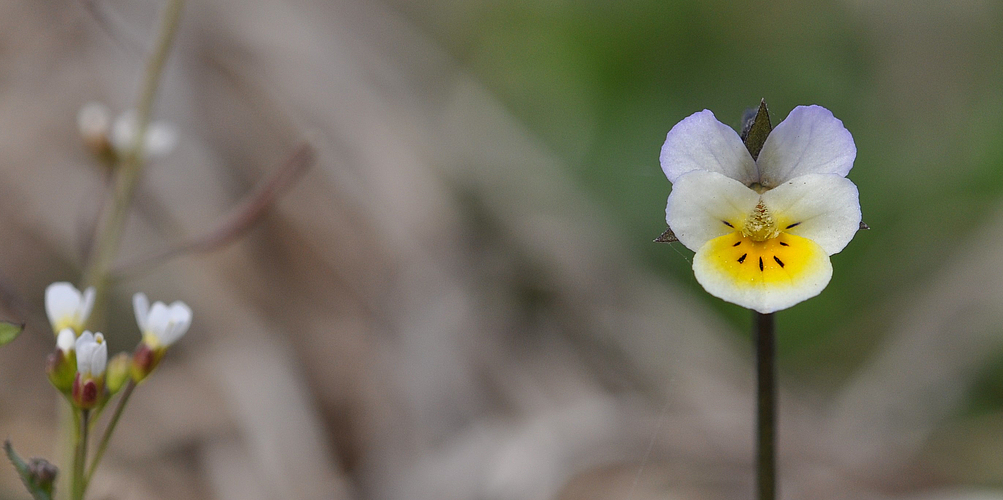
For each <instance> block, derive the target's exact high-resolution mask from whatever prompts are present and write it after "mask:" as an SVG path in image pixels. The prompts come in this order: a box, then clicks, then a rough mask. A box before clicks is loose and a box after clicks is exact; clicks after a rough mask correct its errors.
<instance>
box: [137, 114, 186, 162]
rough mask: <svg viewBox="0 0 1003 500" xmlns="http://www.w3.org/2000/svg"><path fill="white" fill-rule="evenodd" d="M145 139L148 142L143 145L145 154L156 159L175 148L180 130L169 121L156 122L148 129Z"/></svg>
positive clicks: (148, 157)
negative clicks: (168, 122)
mask: <svg viewBox="0 0 1003 500" xmlns="http://www.w3.org/2000/svg"><path fill="white" fill-rule="evenodd" d="M145 140H146V143H145V145H144V146H143V147H144V151H143V153H144V156H146V158H147V159H150V160H154V159H157V158H162V157H164V156H165V155H167V154H168V153H170V152H171V151H172V150H174V147H175V146H176V145H177V144H178V132H177V130H175V129H174V127H172V126H170V125H169V124H167V123H162V122H154V123H151V124H150V125H149V128H148V129H147V130H146V139H145Z"/></svg>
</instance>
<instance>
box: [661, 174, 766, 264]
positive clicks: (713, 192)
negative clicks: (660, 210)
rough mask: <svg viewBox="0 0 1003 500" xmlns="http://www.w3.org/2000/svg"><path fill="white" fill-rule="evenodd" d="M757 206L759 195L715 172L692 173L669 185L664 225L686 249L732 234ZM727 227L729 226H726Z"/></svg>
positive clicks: (697, 247) (692, 248)
mask: <svg viewBox="0 0 1003 500" xmlns="http://www.w3.org/2000/svg"><path fill="white" fill-rule="evenodd" d="M757 203H759V194H758V193H756V192H755V191H753V190H751V189H749V188H747V187H745V185H744V184H742V183H741V182H739V181H736V180H734V179H731V178H728V177H725V176H724V175H722V174H719V173H717V172H705V171H694V172H690V173H688V174H685V175H682V176H680V177H679V178H678V179H676V182H675V183H674V184H673V185H672V192H671V193H670V194H669V201H668V204H667V205H666V207H665V221H666V222H668V224H669V228H670V229H672V232H673V233H675V235H676V238H679V241H680V242H681V243H682V244H683V245H686V248H689V249H690V250H693V251H696V250H698V249H699V248H700V247H702V246H703V245H704V243H706V242H707V241H708V240H711V239H713V238H716V237H718V236H721V235H724V234H728V233H732V232H735V231H736V229H735V228H740V227H742V226H741V224H742V223H743V222H744V221H745V219H746V218H747V217H748V216H749V214H750V213H751V212H752V210H753V209H754V208H755V207H756V204H757ZM728 224H731V226H729V225H728Z"/></svg>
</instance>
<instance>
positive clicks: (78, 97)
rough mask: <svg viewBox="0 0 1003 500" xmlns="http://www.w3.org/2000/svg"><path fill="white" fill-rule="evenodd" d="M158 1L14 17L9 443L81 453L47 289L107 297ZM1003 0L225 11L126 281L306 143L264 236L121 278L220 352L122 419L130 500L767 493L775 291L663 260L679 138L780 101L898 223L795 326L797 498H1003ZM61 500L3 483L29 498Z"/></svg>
mask: <svg viewBox="0 0 1003 500" xmlns="http://www.w3.org/2000/svg"><path fill="white" fill-rule="evenodd" d="M162 5H163V3H162V2H161V1H153V0H10V1H6V2H3V3H0V131H2V132H0V230H2V234H3V243H2V245H0V292H2V293H0V297H2V299H3V300H2V301H0V302H2V305H3V314H4V316H5V317H8V318H13V319H17V320H23V321H26V322H27V324H28V329H27V331H26V333H25V334H24V335H22V336H21V338H19V339H18V340H17V341H16V342H14V343H12V344H10V345H8V346H6V347H4V348H3V349H0V381H2V383H0V435H2V436H3V437H9V438H11V439H12V440H13V442H14V444H15V446H16V447H17V448H18V449H19V451H20V452H21V453H22V455H25V456H49V457H51V456H52V455H53V450H54V443H55V436H54V432H55V428H56V415H57V412H56V400H55V399H56V398H55V391H53V390H52V389H51V387H50V386H49V384H48V381H47V380H46V378H45V374H44V362H45V357H46V356H47V354H48V353H49V352H51V351H52V349H53V345H54V344H53V337H52V336H51V331H50V329H49V326H48V324H47V321H46V319H45V315H44V309H43V293H44V289H45V286H46V285H48V284H49V283H51V282H53V281H64V280H65V281H72V282H76V283H79V280H80V273H81V270H82V268H83V265H84V257H83V249H85V248H86V247H87V241H88V239H89V238H90V233H91V231H92V228H93V225H94V220H95V218H96V217H97V213H98V211H99V209H100V206H101V204H102V200H103V199H104V198H105V197H106V195H107V172H105V171H103V170H102V168H101V166H100V164H99V163H98V162H96V161H95V160H94V159H93V158H92V157H91V156H90V155H89V154H88V152H87V151H86V149H85V148H84V147H83V144H82V142H81V139H80V137H79V135H78V133H77V129H76V114H77V111H78V110H79V109H80V107H81V106H82V105H83V104H84V103H85V102H88V101H94V100H97V101H102V102H104V103H106V104H107V105H108V106H109V107H111V108H112V109H113V110H114V111H115V112H121V111H124V110H125V109H128V108H129V107H131V106H132V105H133V102H134V100H135V96H136V93H137V89H138V85H139V81H140V78H141V75H142V71H143V66H144V57H145V56H144V54H145V53H146V52H147V51H148V50H149V47H150V45H151V44H152V38H153V33H154V32H155V26H156V23H157V13H158V11H159V9H160V7H161V6H162ZM1001 27H1003V4H1001V3H999V2H994V1H979V0H969V1H949V0H931V1H925V2H894V1H886V2H877V1H876V2H867V1H860V0H843V1H837V2H792V1H780V2H766V1H754V2H739V3H736V2H725V1H722V0H704V1H671V2H667V1H660V0H623V1H620V2H603V1H577V2H576V1H567V0H565V1H561V0H536V1H528V0H507V1H504V2H488V1H483V0H426V1H423V2H411V1H405V0H288V1H283V2H246V1H240V0H191V1H189V2H188V4H187V6H186V10H185V16H184V19H183V21H182V26H181V30H180V33H179V38H178V41H177V43H176V45H175V47H174V50H173V52H172V54H171V58H170V60H169V63H168V66H167V70H166V74H165V78H164V82H163V85H162V87H161V91H160V93H159V96H158V100H157V104H156V107H155V117H156V118H157V119H159V120H165V121H169V122H171V123H172V124H174V126H175V127H176V128H177V129H178V131H179V135H180V142H179V145H178V148H177V149H176V150H175V151H174V152H173V153H171V154H170V155H169V156H167V157H165V158H163V159H162V160H159V161H156V162H154V163H151V164H150V165H148V167H147V169H146V171H145V173H144V176H143V179H142V182H141V185H140V188H139V192H138V194H137V197H136V204H135V210H134V211H133V213H132V216H131V218H130V219H129V222H128V225H127V228H126V236H125V240H124V243H123V246H122V250H121V253H120V257H119V259H118V263H119V264H122V265H125V264H128V263H129V262H136V261H137V260H140V259H142V258H143V257H144V256H148V255H151V254H156V253H157V252H158V251H162V250H163V249H165V248H170V247H172V246H173V245H174V244H175V243H176V242H178V241H180V240H182V239H184V238H185V237H186V235H196V234H202V233H205V232H206V231H209V230H211V229H212V228H213V227H216V226H217V225H218V224H219V221H221V220H224V219H225V217H227V216H228V214H231V213H232V209H233V207H235V206H238V205H239V204H240V203H241V201H242V200H246V199H247V196H248V193H250V192H252V191H253V190H254V189H255V186H258V185H260V184H261V183H262V182H263V181H264V180H265V179H267V178H268V177H269V175H271V174H272V173H273V172H275V171H276V169H277V168H279V167H280V166H281V165H282V164H283V162H284V161H286V159H287V158H288V157H289V156H290V155H292V154H293V152H294V151H296V149H297V147H298V145H299V144H301V143H303V142H304V141H306V142H308V143H309V144H310V145H312V147H313V148H314V150H315V152H316V161H315V162H314V164H313V165H312V167H311V168H310V169H309V170H308V171H307V172H306V173H305V174H304V175H303V176H302V177H301V178H300V179H299V180H298V182H297V183H295V184H294V185H292V186H291V188H290V189H288V190H287V191H286V193H285V195H284V196H283V197H282V198H281V199H280V200H279V201H278V202H277V203H276V204H275V205H274V207H273V208H272V210H270V211H269V212H268V213H267V214H266V215H265V216H264V217H263V218H262V219H261V220H260V222H259V223H258V224H257V225H256V226H255V227H254V228H253V229H252V230H251V231H250V232H249V233H248V235H247V236H246V237H245V238H243V239H241V240H239V241H238V242H236V243H235V244H233V245H230V246H228V247H226V248H225V249H221V250H219V251H216V252H211V253H193V254H189V255H184V256H181V257H178V258H175V259H173V260H170V261H169V262H167V263H166V264H163V265H159V266H156V267H150V268H143V269H139V270H138V271H137V270H135V269H133V271H132V272H130V273H126V274H120V275H116V280H115V281H114V284H113V287H112V290H111V296H110V298H109V303H108V308H107V311H104V312H103V314H104V318H105V320H104V323H105V326H104V331H105V333H106V335H107V337H108V338H109V342H110V346H111V352H117V351H120V350H131V349H132V348H133V347H134V345H135V344H136V342H137V341H138V339H139V335H138V332H137V328H136V326H135V322H134V319H133V314H132V310H131V301H130V298H131V296H132V294H133V293H135V292H137V291H145V292H146V293H147V295H149V296H150V298H151V300H163V301H167V302H170V301H173V300H178V299H180V300H184V301H185V302H187V303H188V304H190V305H191V306H192V309H193V310H194V321H193V326H192V328H191V330H190V332H189V333H188V335H187V336H186V337H185V338H184V339H183V341H182V342H180V343H179V344H178V345H177V346H175V347H174V348H172V349H171V352H170V353H169V355H168V357H167V358H166V359H165V361H164V363H163V364H162V365H161V366H160V368H158V370H157V372H156V373H155V374H154V375H153V376H152V378H151V379H150V380H149V381H148V382H147V383H145V384H144V385H143V386H141V387H140V388H139V390H138V391H137V392H136V395H135V396H134V398H133V399H132V402H131V403H130V406H129V407H128V408H127V409H126V412H125V415H124V417H123V421H122V423H121V425H120V426H119V431H118V433H117V434H116V436H115V439H114V440H113V442H112V445H111V448H110V450H109V453H108V456H107V457H106V459H105V461H104V462H103V464H102V468H101V470H100V471H99V474H98V475H97V479H96V480H95V482H94V484H93V486H92V498H98V499H101V498H105V499H176V498H193V499H252V500H253V499H273V498H297V499H299V498H303V499H327V498H333V499H359V500H362V499H387V500H397V499H400V500H424V499H429V500H432V499H436V500H448V499H455V500H464V499H484V500H517V499H518V500H522V499H526V500H537V499H539V500H543V499H561V500H586V499H633V500H646V499H673V500H675V499H682V500H703V499H710V500H713V499H729V500H730V499H736V498H737V499H747V498H752V485H753V475H752V473H753V468H752V464H753V462H752V456H753V454H752V453H753V450H752V444H753V431H752V417H753V391H754V385H753V373H754V372H753V364H752V359H751V354H752V350H751V345H750V339H749V333H748V332H749V329H750V316H749V313H748V312H747V311H745V310H743V309H741V308H738V307H737V306H732V305H729V304H726V303H723V302H722V301H720V300H718V299H715V298H713V297H711V296H709V295H707V294H706V293H704V292H703V291H702V290H701V289H700V287H699V285H697V284H696V282H695V280H694V279H693V275H692V270H691V268H690V265H691V262H690V261H691V258H692V253H691V252H690V251H688V250H686V249H685V248H683V247H682V246H681V245H679V244H673V245H665V244H655V243H652V240H653V239H654V238H655V237H657V236H658V235H659V234H660V233H661V232H662V231H663V230H664V229H665V222H664V207H665V200H666V197H667V196H668V193H669V190H670V185H669V183H668V182H667V181H666V179H665V178H664V176H663V174H662V172H661V170H660V167H659V165H658V151H659V148H660V147H661V144H662V141H663V140H664V138H665V134H666V132H667V131H668V130H669V129H670V128H671V127H672V125H674V124H675V123H676V122H678V121H679V120H681V119H682V118H684V117H686V116H688V115H690V114H691V113H694V112H696V111H700V110H702V109H705V108H706V109H710V110H712V111H714V113H715V114H716V115H717V117H718V118H719V119H721V120H722V121H724V122H725V123H730V124H732V125H734V126H736V127H737V126H738V124H739V121H740V119H741V116H742V113H743V112H744V111H745V109H746V108H749V107H753V106H755V105H757V104H758V103H759V100H760V99H761V98H765V99H766V101H767V103H768V105H769V108H770V111H771V115H772V117H773V123H774V124H776V123H779V122H780V121H781V120H782V119H783V118H784V117H785V116H786V115H787V113H788V112H789V111H790V110H791V109H792V108H793V107H794V106H797V105H800V104H820V105H823V106H825V107H827V108H828V109H830V110H831V111H832V112H833V113H834V114H835V116H836V117H837V118H840V119H841V120H842V121H843V123H844V124H845V126H846V127H847V128H848V129H849V130H850V132H851V133H852V134H853V137H854V140H855V141H856V145H857V150H858V153H857V159H856V163H855V167H854V169H853V171H852V172H851V173H850V175H849V178H850V179H852V180H853V181H854V182H855V183H856V184H857V186H858V187H859V189H860V196H861V206H862V210H863V214H864V220H865V221H866V222H867V223H868V224H869V225H870V227H871V228H872V229H871V230H870V231H866V232H861V233H858V235H857V236H856V237H855V238H854V240H853V241H852V242H851V243H850V245H849V246H848V247H847V248H846V250H844V251H843V252H841V253H840V254H838V255H835V256H833V258H832V261H833V267H834V269H835V271H834V276H833V279H832V282H831V283H830V285H829V286H828V288H827V289H826V290H825V291H824V292H823V293H822V295H821V296H819V297H817V298H814V299H811V300H809V301H807V302H805V303H803V304H801V305H798V306H797V307H795V308H793V309H790V310H787V311H782V312H780V313H778V315H777V325H778V347H779V353H780V362H779V363H780V364H779V380H780V386H781V400H780V411H781V417H780V462H781V469H780V470H781V479H782V487H781V490H782V494H783V497H784V498H789V499H802V498H806V499H854V500H860V499H864V500H869V499H914V500H962V499H963V500H988V499H1003V265H1001V262H1003V245H1001V243H1003V205H1001V200H1003V170H1001V169H1003V83H1001V82H1003V30H1001ZM20 498H27V495H26V494H25V493H24V492H23V490H22V489H21V486H20V484H19V483H18V479H17V477H16V475H15V473H14V471H13V470H12V469H11V468H9V467H0V499H3V500H8V499H10V500H13V499H20Z"/></svg>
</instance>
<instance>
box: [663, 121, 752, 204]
mask: <svg viewBox="0 0 1003 500" xmlns="http://www.w3.org/2000/svg"><path fill="white" fill-rule="evenodd" d="M659 160H660V162H661V164H662V171H663V172H665V176H666V177H668V178H669V182H672V183H673V184H675V183H676V180H677V179H678V178H679V177H680V176H681V175H683V174H686V173H687V172H692V171H694V170H706V171H710V172H717V173H720V174H724V175H726V176H728V177H731V178H732V179H736V180H738V181H740V182H742V183H744V184H745V185H752V184H753V183H755V182H759V171H758V170H757V169H756V162H755V161H754V160H753V159H752V155H750V154H749V150H748V149H746V147H745V144H743V143H742V139H741V138H740V137H739V136H738V134H737V133H735V131H734V130H732V128H731V127H729V126H727V125H725V124H723V123H721V122H719V121H717V118H714V113H712V112H710V111H708V110H706V109H705V110H703V111H701V112H699V113H694V114H692V115H690V116H688V117H686V118H685V119H683V121H681V122H679V123H677V124H676V126H674V127H672V130H670V131H669V133H668V135H667V136H666V137H665V144H663V145H662V152H661V155H659Z"/></svg>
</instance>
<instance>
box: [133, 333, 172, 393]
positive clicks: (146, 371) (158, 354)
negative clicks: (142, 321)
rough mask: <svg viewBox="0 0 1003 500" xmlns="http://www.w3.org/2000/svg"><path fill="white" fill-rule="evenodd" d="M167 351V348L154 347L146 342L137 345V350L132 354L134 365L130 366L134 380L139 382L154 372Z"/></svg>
mask: <svg viewBox="0 0 1003 500" xmlns="http://www.w3.org/2000/svg"><path fill="white" fill-rule="evenodd" d="M166 352H167V349H164V348H157V349H154V348H152V347H150V345H149V344H147V343H146V342H141V343H140V344H139V345H138V346H137V347H136V352H134V353H133V354H132V366H131V367H130V373H131V375H132V380H134V381H135V382H136V383H137V384H138V383H139V382H142V381H143V380H145V379H146V377H147V376H149V375H150V373H152V372H153V369H154V368H156V367H157V365H158V364H160V360H161V359H162V358H163V357H164V354H165V353H166Z"/></svg>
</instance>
